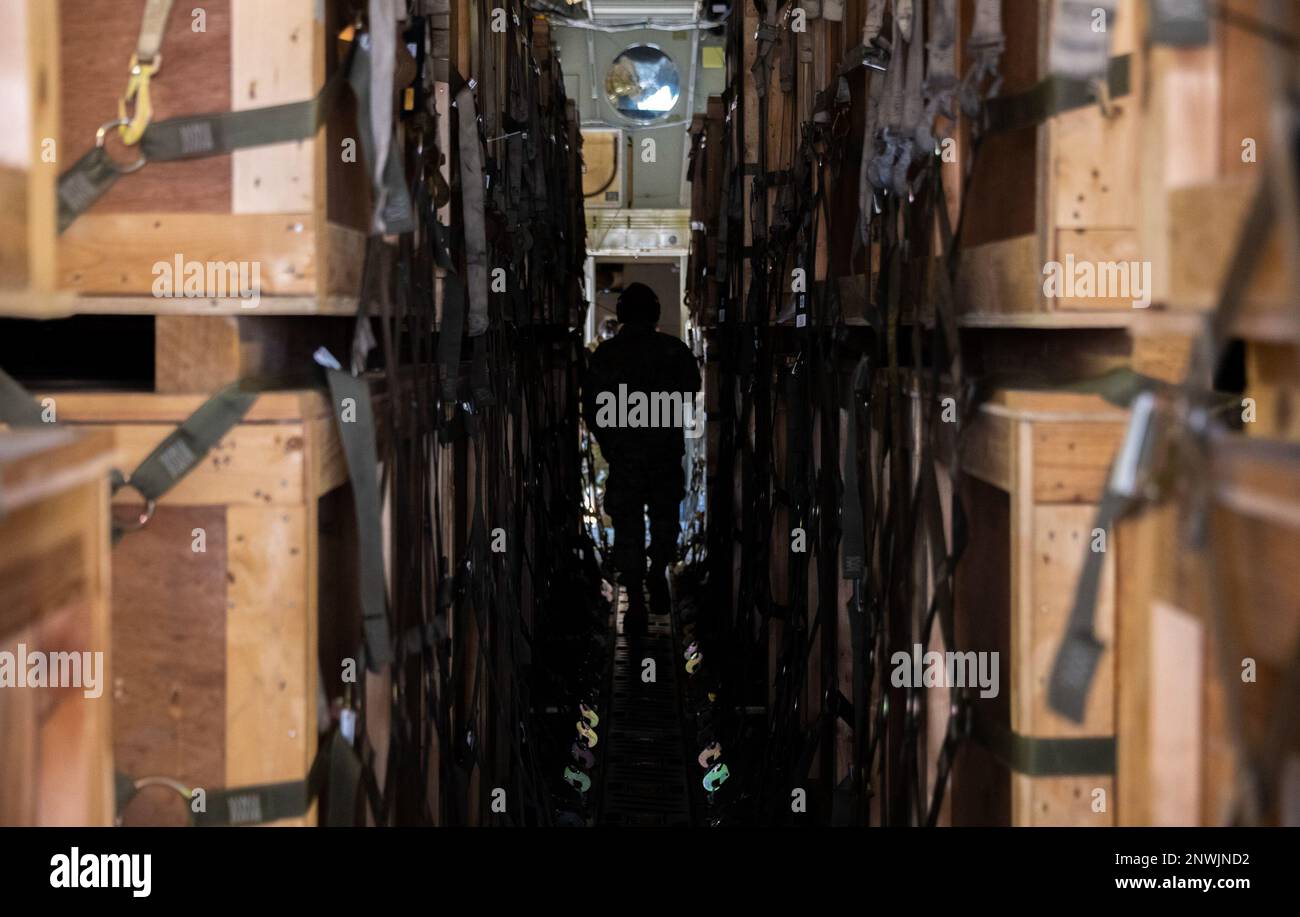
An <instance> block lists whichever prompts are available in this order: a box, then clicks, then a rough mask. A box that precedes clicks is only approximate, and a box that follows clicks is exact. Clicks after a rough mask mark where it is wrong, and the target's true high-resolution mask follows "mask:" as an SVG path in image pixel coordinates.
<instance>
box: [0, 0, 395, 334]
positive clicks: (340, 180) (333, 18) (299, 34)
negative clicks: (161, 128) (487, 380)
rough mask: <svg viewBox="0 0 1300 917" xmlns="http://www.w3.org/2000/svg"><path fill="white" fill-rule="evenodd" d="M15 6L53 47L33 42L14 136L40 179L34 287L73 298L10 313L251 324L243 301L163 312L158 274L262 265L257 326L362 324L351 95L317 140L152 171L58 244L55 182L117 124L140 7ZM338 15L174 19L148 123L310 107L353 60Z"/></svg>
mask: <svg viewBox="0 0 1300 917" xmlns="http://www.w3.org/2000/svg"><path fill="white" fill-rule="evenodd" d="M6 2H7V3H8V4H10V5H14V6H15V8H17V6H21V7H22V12H23V13H24V14H25V15H26V17H27V19H28V28H29V31H31V32H32V33H33V34H37V35H40V36H41V37H42V38H43V39H44V40H43V41H42V42H41V43H39V44H37V43H33V42H31V41H29V42H28V47H27V52H28V54H29V56H30V60H29V62H28V68H27V70H28V77H27V82H26V84H25V85H27V87H28V91H29V93H30V94H31V102H30V105H29V111H28V113H27V115H28V116H27V119H26V123H25V124H24V125H23V126H22V129H21V132H22V133H23V134H24V135H25V136H26V141H25V146H26V154H27V159H28V160H29V161H30V163H31V165H30V167H29V169H30V171H29V175H28V181H29V183H30V185H31V189H32V193H31V194H30V195H29V197H28V200H29V207H28V212H27V213H26V221H27V223H28V226H29V238H30V239H31V241H30V243H29V245H28V251H27V252H26V259H25V260H26V262H27V264H28V268H27V272H28V274H29V275H31V277H32V283H31V284H30V285H32V286H35V287H36V288H37V289H39V290H46V291H58V292H60V293H74V294H77V295H78V297H79V298H78V299H77V300H76V301H75V302H74V303H72V304H69V303H68V302H67V301H66V300H65V301H63V302H50V301H47V300H46V299H44V298H42V297H35V298H28V300H27V301H26V302H19V303H16V304H15V303H10V304H9V306H8V307H5V308H6V311H10V312H19V313H23V314H35V315H49V314H67V313H68V312H71V311H77V312H179V313H202V314H212V313H217V312H235V313H238V312H240V311H242V310H241V305H243V304H241V302H240V301H239V300H238V299H235V298H226V299H217V298H197V297H196V298H185V297H177V298H157V297H154V296H153V295H152V291H153V287H154V283H155V279H156V274H155V271H154V267H155V265H156V264H158V263H160V262H163V263H167V264H174V263H175V260H176V258H177V257H178V256H179V257H181V258H183V259H184V261H185V262H203V263H210V262H221V263H247V264H248V265H249V266H250V267H249V269H248V270H249V272H250V275H251V270H252V266H253V265H256V267H257V270H258V275H257V279H258V280H259V281H260V293H261V301H260V303H259V304H258V305H257V309H258V311H259V312H260V313H264V314H314V313H350V312H352V311H354V309H355V298H354V297H355V296H356V294H357V292H358V289H359V284H360V273H361V262H362V257H363V253H364V235H365V231H366V228H367V222H368V221H367V213H368V208H369V199H370V192H369V182H368V179H367V176H366V166H365V164H364V162H362V161H361V157H360V156H358V157H356V159H357V161H355V162H344V161H343V156H342V155H341V150H342V144H343V141H344V139H345V138H349V137H351V138H356V137H357V128H356V125H355V113H354V109H355V104H354V102H353V101H352V98H351V96H350V94H349V93H348V92H344V93H342V94H341V99H340V101H339V102H337V103H336V104H335V107H334V109H333V110H332V112H331V113H330V114H329V115H328V117H327V118H326V121H325V124H324V126H323V127H322V128H321V130H320V131H319V132H318V133H317V134H316V136H315V137H313V138H310V139H308V140H306V141H302V142H291V143H282V144H274V145H269V146H264V147H254V148H250V149H243V150H238V151H236V152H234V153H233V154H229V155H224V156H215V157H210V158H204V159H195V160H188V161H180V162H160V163H149V164H147V165H146V166H145V167H144V168H142V169H141V170H139V171H138V172H135V173H133V174H130V175H125V176H122V177H121V178H120V179H119V180H118V182H117V183H116V185H115V186H114V187H113V188H111V189H110V190H109V191H108V192H107V193H106V194H105V195H104V196H103V197H102V198H101V199H100V200H99V201H97V202H96V203H95V204H94V205H93V206H92V207H91V208H90V209H89V210H88V211H87V212H86V213H84V214H83V215H82V216H81V217H80V218H78V219H77V220H76V222H74V223H73V224H72V225H71V226H70V227H69V228H68V229H67V230H66V231H65V232H64V233H63V234H62V235H56V234H55V219H56V217H55V204H56V199H55V194H54V185H55V182H56V181H57V178H58V175H59V174H60V173H61V172H62V171H64V170H66V169H67V168H69V167H70V166H71V165H72V164H73V163H75V162H76V161H77V159H78V158H80V157H81V155H82V154H84V153H85V152H86V151H88V150H89V149H90V148H91V147H92V146H93V144H94V141H95V132H96V129H97V128H98V127H99V126H100V125H102V124H104V123H105V122H107V121H110V120H112V119H113V118H115V117H116V114H117V103H118V98H119V96H120V94H121V93H122V91H123V89H124V88H125V85H126V78H127V69H128V68H127V64H128V62H129V60H130V58H131V55H132V53H133V51H134V48H135V41H136V35H137V33H138V30H139V27H140V17H141V12H142V10H143V8H144V0H126V2H121V0H58V2H55V0H39V2H38V0H26V2H24V3H18V0H6ZM340 9H341V4H339V3H336V2H329V3H323V4H322V3H318V2H317V0H284V2H277V3H263V2H260V0H214V2H212V3H206V4H204V5H203V7H202V8H201V10H200V9H198V8H196V9H195V10H194V11H191V10H190V9H188V8H182V7H180V6H177V7H176V8H175V9H174V10H173V12H172V15H171V18H170V19H169V23H168V27H167V31H166V35H165V38H164V42H163V47H162V58H163V63H162V67H161V69H160V71H159V72H158V74H157V75H156V76H154V78H153V80H152V84H151V91H152V97H153V106H154V120H155V121H159V120H165V119H168V118H172V117H178V116H184V115H193V114H204V113H212V112H225V111H232V110H236V111H238V110H247V109H254V108H262V107H267V106H274V105H278V104H284V103H289V102H299V101H303V100H306V99H310V98H312V97H313V96H315V95H316V94H317V93H318V92H319V91H320V89H321V87H322V86H323V85H324V84H325V81H326V79H327V78H328V76H329V75H330V74H331V73H333V72H334V71H335V70H336V69H337V67H338V66H340V61H341V58H342V55H343V54H345V53H346V52H345V50H341V49H340V43H339V42H338V41H337V39H336V35H337V32H338V30H339V28H340V25H341V23H340V22H338V21H337V18H338V16H339V14H340ZM200 12H201V13H202V16H203V19H202V22H201V23H200V22H199V20H198V19H196V18H195V17H196V16H197V15H198V14H199V13H200ZM200 25H201V26H202V29H201V30H200V28H199V27H200ZM45 139H48V140H49V141H50V142H52V143H53V144H54V148H55V149H57V161H56V162H53V163H47V162H43V161H42V160H41V158H40V149H41V147H40V144H41V143H42V141H43V140H45ZM108 146H109V149H110V152H111V153H112V154H113V155H114V157H115V158H118V159H121V160H122V161H126V160H128V159H129V158H133V156H134V151H132V150H124V149H122V148H121V147H120V144H118V143H117V141H116V136H115V134H112V133H110V140H109V144H108ZM18 260H23V259H18ZM206 292H208V293H213V291H206ZM214 295H215V294H214Z"/></svg>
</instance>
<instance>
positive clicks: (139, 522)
mask: <svg viewBox="0 0 1300 917" xmlns="http://www.w3.org/2000/svg"><path fill="white" fill-rule="evenodd" d="M115 477H116V475H115ZM124 487H129V488H131V489H132V490H134V491H135V492H136V493H138V494H140V496H141V497H143V498H144V511H143V512H142V513H140V515H139V516H138V517H137V518H136V522H135V524H134V525H130V526H125V525H120V526H117V529H118V531H120V532H122V533H123V534H129V533H130V532H138V531H140V530H141V529H142V528H144V527H145V526H146V525H148V524H149V521H150V520H151V519H153V514H154V511H155V510H156V509H157V508H158V501H157V500H154V499H152V498H150V497H145V495H144V493H143V492H142V491H141V490H140V488H139V487H136V486H135V485H134V484H132V483H131V479H130V478H123V479H122V480H121V481H119V482H116V483H115V484H114V486H113V493H114V494H115V495H116V494H117V492H118V491H119V490H121V489H122V488H124Z"/></svg>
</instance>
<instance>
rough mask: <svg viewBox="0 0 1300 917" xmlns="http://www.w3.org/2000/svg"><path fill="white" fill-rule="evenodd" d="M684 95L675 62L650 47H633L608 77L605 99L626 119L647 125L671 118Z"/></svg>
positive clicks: (616, 59)
mask: <svg viewBox="0 0 1300 917" xmlns="http://www.w3.org/2000/svg"><path fill="white" fill-rule="evenodd" d="M680 95H681V74H680V73H678V71H677V65H676V64H674V63H673V59H672V58H671V57H669V56H668V55H667V54H665V53H664V52H662V51H660V50H659V49H658V48H655V47H652V46H650V45H633V46H632V47H630V48H628V49H627V50H626V51H624V52H623V53H622V54H620V55H619V56H618V57H616V58H614V63H613V65H612V66H611V67H610V68H609V72H608V73H606V74H605V98H607V99H608V100H609V104H610V105H612V106H614V110H615V111H617V112H618V113H619V114H620V115H622V116H623V117H624V118H627V119H628V120H629V121H634V122H636V123H639V124H647V123H649V122H651V121H658V120H660V119H662V118H666V117H668V114H669V112H671V111H672V110H673V109H674V108H676V107H677V99H678V98H679V97H680Z"/></svg>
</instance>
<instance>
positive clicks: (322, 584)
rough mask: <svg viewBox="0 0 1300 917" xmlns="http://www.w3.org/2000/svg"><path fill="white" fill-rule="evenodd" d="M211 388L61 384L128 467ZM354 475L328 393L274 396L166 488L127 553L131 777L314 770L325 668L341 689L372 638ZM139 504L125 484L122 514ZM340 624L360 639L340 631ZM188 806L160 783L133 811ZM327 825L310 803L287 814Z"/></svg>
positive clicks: (251, 777) (121, 563) (168, 816)
mask: <svg viewBox="0 0 1300 917" xmlns="http://www.w3.org/2000/svg"><path fill="white" fill-rule="evenodd" d="M203 400H204V399H203V398H202V397H198V396H181V395H122V394H100V393H78V394H60V395H57V396H55V404H56V406H57V410H58V416H59V419H60V421H62V422H64V423H67V424H71V425H74V426H79V427H80V426H86V427H94V428H105V427H107V428H110V429H112V430H113V431H114V432H115V433H116V436H117V442H118V444H119V450H120V459H121V464H120V465H119V467H121V468H124V469H128V470H129V469H131V468H134V467H135V466H136V465H137V464H139V462H140V461H141V460H142V459H143V458H144V457H145V456H146V455H147V454H148V453H149V452H150V451H151V450H152V449H153V448H154V446H156V445H157V443H158V442H159V441H161V440H162V439H163V437H165V436H166V435H167V434H168V433H170V432H171V431H172V430H173V429H174V428H175V427H176V426H177V425H178V424H179V423H181V422H182V421H183V420H185V418H186V417H188V416H189V415H190V414H191V413H192V412H193V411H194V410H195V409H197V408H198V406H199V405H200V404H201V403H202V402H203ZM346 479H347V472H346V467H345V461H344V457H343V453H342V447H341V443H340V441H339V439H338V436H337V433H336V430H335V420H334V417H333V416H332V412H331V409H330V406H329V402H328V400H327V399H326V397H325V396H324V395H322V394H320V393H317V392H310V391H297V392H277V393H268V394H264V395H262V396H261V397H260V398H258V400H257V401H256V402H255V403H254V404H253V406H252V408H251V409H250V410H249V412H248V414H247V416H246V417H245V419H244V421H243V422H242V423H240V424H239V425H237V426H236V427H234V428H233V429H232V430H231V432H230V433H228V434H227V435H226V436H225V437H224V438H223V439H222V441H221V442H220V443H219V444H218V445H217V446H216V447H215V448H214V449H213V450H212V452H211V453H210V454H209V455H208V456H207V457H206V458H205V459H204V461H203V462H202V463H201V464H200V465H199V466H198V467H196V468H195V469H194V470H193V471H192V472H191V473H190V474H189V475H188V476H186V477H185V478H184V479H183V480H181V481H180V482H179V483H178V484H177V485H176V487H175V488H174V489H173V490H171V491H170V492H169V493H168V494H167V495H166V496H165V497H163V499H162V500H161V501H160V502H159V504H158V508H157V513H156V515H155V517H154V519H153V520H152V521H151V522H150V523H149V524H148V526H146V527H145V528H144V529H143V530H142V531H139V532H135V533H132V534H128V535H127V536H126V537H124V538H123V540H122V541H121V542H120V543H119V544H118V545H117V546H116V547H115V548H114V549H113V558H112V560H113V603H114V608H115V609H116V610H117V614H116V615H115V617H114V621H113V647H114V663H115V666H114V684H113V703H114V711H113V716H114V727H113V747H114V752H115V755H116V759H117V769H118V770H119V771H120V772H122V773H124V774H126V775H127V776H130V777H132V778H137V779H138V778H141V777H146V776H165V777H170V778H174V779H177V780H180V781H182V782H184V783H185V784H186V785H188V786H198V787H204V788H210V789H221V788H237V787H244V786H252V785H260V784H268V783H280V782H289V781H296V780H301V779H303V778H304V777H305V776H306V774H307V773H308V769H309V768H310V766H311V764H312V761H313V759H314V757H315V754H316V746H317V717H318V715H319V714H320V713H321V712H322V711H320V710H318V705H317V699H318V690H321V688H322V686H321V685H320V684H319V681H320V676H319V675H318V673H320V672H323V673H324V677H325V679H326V684H325V685H324V686H323V687H324V696H327V697H337V696H339V695H340V694H341V693H342V690H341V685H339V684H338V682H339V672H340V668H339V666H338V661H337V660H338V658H339V657H340V656H342V655H349V656H354V655H355V637H356V635H357V634H359V633H360V631H359V624H357V623H356V622H359V617H357V615H358V614H359V612H358V611H357V609H356V605H357V602H356V599H355V596H356V588H355V580H354V579H352V577H354V575H355V574H354V572H353V571H354V570H355V548H354V547H352V548H351V549H350V548H349V546H350V545H354V544H355V542H354V541H353V540H352V536H351V535H350V527H349V520H350V518H351V517H350V516H349V513H350V512H351V503H350V497H349V496H348V495H349V491H348V490H347V488H346V487H345V486H344V485H345V482H346ZM138 499H139V498H138V496H136V495H134V494H133V493H132V492H131V491H130V490H129V489H127V490H124V491H122V492H121V493H119V494H118V496H117V498H116V499H115V501H114V503H115V509H117V508H118V507H121V505H122V504H130V503H131V501H132V500H135V501H138ZM132 509H135V510H138V503H137V505H136V506H135V507H132ZM118 511H119V512H120V511H122V510H121V509H118ZM200 539H201V540H202V544H201V545H200ZM200 546H201V547H202V548H203V550H197V548H198V547H200ZM352 625H355V628H356V629H349V628H350V627H351V626H352ZM336 630H337V631H339V632H340V633H343V634H346V635H349V636H351V638H352V642H347V641H346V640H345V639H344V638H343V637H337V636H335V637H331V636H330V635H331V634H334V633H335V631H336ZM318 645H319V646H320V647H322V650H321V652H320V653H319V654H318ZM327 646H328V647H334V649H333V650H332V651H330V652H328V653H327V652H326V651H325V648H326V647H327ZM326 656H329V657H330V659H329V660H327V659H325V657H326ZM331 660H332V661H331ZM185 814H186V813H185V811H184V808H183V803H181V802H180V800H179V797H176V796H175V795H168V794H167V793H166V792H165V791H158V792H157V793H152V792H147V793H146V794H145V795H144V796H142V798H141V799H140V800H139V801H138V802H137V803H136V804H133V806H132V809H131V811H130V813H129V814H128V821H129V823H175V822H177V821H180V820H182V819H183V818H184V817H185ZM314 820H315V809H314V808H313V810H312V813H311V814H309V815H308V816H307V817H305V818H299V819H290V820H287V821H289V822H291V823H294V824H308V823H313V822H314Z"/></svg>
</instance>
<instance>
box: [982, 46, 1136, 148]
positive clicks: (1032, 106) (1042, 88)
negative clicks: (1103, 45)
mask: <svg viewBox="0 0 1300 917" xmlns="http://www.w3.org/2000/svg"><path fill="white" fill-rule="evenodd" d="M1129 69H1130V55H1128V54H1125V55H1122V56H1120V57H1112V58H1111V59H1110V62H1109V64H1108V65H1107V67H1106V75H1105V77H1104V79H1093V80H1080V79H1075V78H1072V77H1064V76H1049V77H1047V78H1046V79H1045V80H1042V81H1041V82H1039V83H1038V84H1037V85H1036V86H1034V88H1033V89H1030V90H1027V91H1026V92H1022V93H1018V94H1016V95H1013V96H999V97H997V98H994V99H989V100H988V102H987V103H986V106H985V122H984V129H985V130H987V131H990V132H998V131H1014V130H1019V129H1021V128H1025V127H1032V126H1033V125H1035V124H1040V123H1041V122H1043V121H1046V120H1047V119H1048V118H1051V117H1054V116H1056V115H1059V114H1064V113H1065V112H1067V111H1074V110H1075V109H1079V108H1087V107H1088V106H1089V105H1097V104H1101V105H1102V106H1103V110H1106V106H1109V104H1110V100H1112V99H1118V98H1120V97H1122V96H1126V95H1128V94H1129V93H1130V92H1131V91H1132V88H1131V85H1130V83H1131V80H1130V77H1129Z"/></svg>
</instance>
